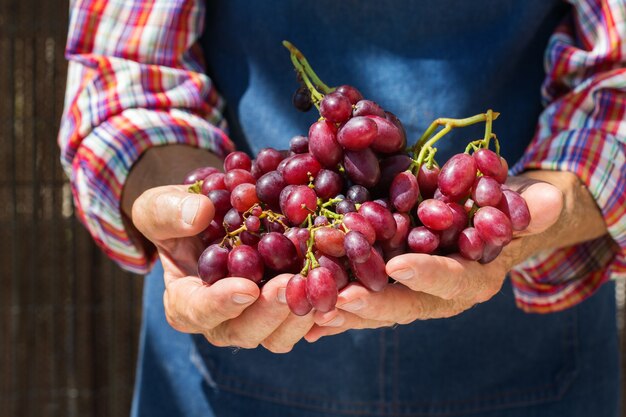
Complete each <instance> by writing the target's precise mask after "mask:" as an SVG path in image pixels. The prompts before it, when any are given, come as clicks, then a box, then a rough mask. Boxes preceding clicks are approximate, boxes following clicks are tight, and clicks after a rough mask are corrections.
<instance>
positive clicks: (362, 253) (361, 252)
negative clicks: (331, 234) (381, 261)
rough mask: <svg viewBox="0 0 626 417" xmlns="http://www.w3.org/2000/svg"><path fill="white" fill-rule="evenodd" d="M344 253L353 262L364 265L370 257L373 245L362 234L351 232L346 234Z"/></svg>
mask: <svg viewBox="0 0 626 417" xmlns="http://www.w3.org/2000/svg"><path fill="white" fill-rule="evenodd" d="M343 246H344V249H345V250H344V253H345V255H346V256H347V257H348V259H350V261H352V262H356V263H359V264H360V263H363V262H365V261H367V260H368V259H369V257H370V248H371V247H372V245H370V243H369V242H368V241H367V239H365V236H363V235H362V234H361V233H359V232H356V231H350V232H348V233H347V234H346V236H345V239H344V242H343Z"/></svg>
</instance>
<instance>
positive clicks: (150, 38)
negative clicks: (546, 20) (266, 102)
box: [59, 0, 626, 312]
mask: <svg viewBox="0 0 626 417" xmlns="http://www.w3.org/2000/svg"><path fill="white" fill-rule="evenodd" d="M569 2H570V3H571V4H572V13H571V15H570V16H568V17H567V19H566V20H565V21H564V22H563V23H562V24H561V25H560V26H559V27H558V28H556V31H555V33H554V34H553V36H552V37H551V39H550V42H549V44H548V48H547V51H546V71H547V77H546V80H545V83H544V85H543V89H542V93H543V98H544V100H545V105H546V108H545V110H544V112H543V113H542V115H541V117H540V119H539V121H538V126H537V130H536V135H535V137H534V138H533V140H532V142H531V143H530V145H529V147H528V149H527V151H526V153H525V156H524V157H523V158H522V159H521V160H520V161H519V162H518V163H517V164H516V165H515V166H514V167H513V168H512V172H513V173H514V174H515V173H519V172H522V171H523V170H525V169H536V168H540V169H548V170H565V171H571V172H574V173H576V174H577V175H578V176H579V178H580V179H581V180H582V181H583V182H584V184H585V185H586V186H587V188H588V189H589V191H590V192H591V193H592V195H593V196H594V198H595V200H596V202H597V204H598V206H599V208H600V209H601V211H602V214H603V216H604V219H605V222H606V225H607V228H608V231H609V234H608V235H606V236H604V237H602V238H600V239H597V240H594V241H591V242H586V243H583V244H580V245H577V246H574V247H569V248H564V249H559V250H552V251H546V252H543V253H540V254H538V255H537V256H535V257H533V258H531V259H529V260H527V261H526V262H524V263H523V264H521V265H519V266H517V267H516V268H515V269H514V270H513V271H512V272H511V279H512V282H513V284H514V289H515V294H516V299H517V302H518V305H519V306H520V308H522V309H524V310H526V311H531V312H550V311H558V310H562V309H564V308H567V307H568V306H571V305H574V304H576V303H578V302H580V301H582V300H583V299H585V298H586V297H588V296H589V295H591V294H592V293H593V292H594V290H595V289H596V288H598V286H600V285H601V284H602V283H604V282H606V281H607V280H608V279H610V278H611V277H618V276H621V277H624V276H626V156H625V154H626V149H625V147H626V143H625V140H626V114H625V113H626V65H625V62H626V5H625V4H624V2H623V0H569ZM204 7H205V6H204V2H203V1H202V0H197V1H191V0H190V1H184V0H176V1H173V0H152V1H147V0H109V1H96V0H74V1H73V2H72V5H71V11H70V30H69V37H68V43H67V48H66V55H67V58H68V59H69V61H70V64H69V72H68V83H67V92H66V99H65V110H64V114H63V120H62V125H61V130H60V133H59V144H60V147H61V152H62V155H61V159H62V163H63V167H64V169H65V171H66V173H67V175H68V176H69V178H70V180H71V184H72V190H73V195H74V201H75V204H76V208H77V215H78V217H79V218H80V219H81V221H82V222H83V223H84V224H85V226H86V227H87V229H88V230H89V232H90V233H91V235H92V236H93V238H94V239H95V241H96V242H97V243H98V245H99V246H100V247H102V248H103V250H104V251H105V252H106V253H107V254H108V255H109V256H110V257H111V258H112V259H113V260H115V261H116V262H117V263H118V264H119V265H120V266H122V267H123V268H125V269H127V270H129V271H132V272H135V273H140V274H143V273H146V272H147V271H148V270H149V269H150V265H151V263H152V261H153V260H154V259H153V255H152V254H147V253H144V252H143V250H142V248H141V247H139V246H136V245H134V244H133V241H132V240H131V239H130V237H129V235H128V233H127V231H126V229H125V228H124V223H123V220H122V215H121V212H120V199H121V193H122V189H123V186H124V182H125V180H126V177H127V175H128V173H129V170H130V168H131V167H132V165H133V164H134V163H135V162H136V161H137V160H138V158H139V157H140V156H141V155H142V153H143V152H144V151H145V150H147V149H148V148H150V147H152V146H159V145H166V144H172V143H184V144H187V145H192V146H196V147H200V148H205V149H209V150H211V151H213V152H215V153H216V154H218V155H221V156H223V155H225V154H226V153H227V152H229V151H231V150H232V149H233V144H232V142H231V141H230V140H229V138H228V136H227V135H226V133H225V130H224V129H225V123H224V119H223V117H222V108H223V102H222V100H221V98H220V97H219V95H218V93H217V92H216V90H215V88H214V86H213V84H212V82H211V80H210V79H209V78H208V77H207V76H206V75H205V73H204V69H203V65H202V58H201V51H199V49H198V45H197V43H196V40H197V38H198V37H199V36H200V34H201V31H202V25H203V22H204V11H205V10H204ZM157 46H158V47H157Z"/></svg>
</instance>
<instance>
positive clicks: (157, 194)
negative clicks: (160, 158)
mask: <svg viewBox="0 0 626 417" xmlns="http://www.w3.org/2000/svg"><path fill="white" fill-rule="evenodd" d="M214 214H215V208H214V207H213V203H212V202H211V200H209V198H208V197H206V196H204V195H201V194H192V193H189V192H188V191H187V187H186V186H183V185H168V186H163V187H156V188H151V189H149V190H147V191H145V192H144V193H143V194H141V195H140V196H139V198H137V200H135V202H134V204H133V208H132V221H133V224H134V225H135V227H136V228H137V229H138V230H139V231H140V232H141V233H142V234H143V235H144V236H146V238H148V239H149V240H150V241H152V242H155V241H161V240H166V239H172V238H179V237H188V236H194V235H197V234H198V233H200V232H201V231H203V230H204V229H206V227H207V226H208V225H209V223H210V222H211V220H213V216H214Z"/></svg>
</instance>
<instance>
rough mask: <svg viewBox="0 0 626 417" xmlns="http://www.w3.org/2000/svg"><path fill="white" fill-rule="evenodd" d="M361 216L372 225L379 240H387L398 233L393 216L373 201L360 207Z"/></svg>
mask: <svg viewBox="0 0 626 417" xmlns="http://www.w3.org/2000/svg"><path fill="white" fill-rule="evenodd" d="M359 214H360V215H361V216H363V217H364V218H365V219H366V220H367V222H368V223H369V224H371V225H372V228H374V231H375V232H376V239H377V240H387V239H389V238H391V237H392V236H393V235H394V234H395V233H396V229H397V225H396V221H395V220H394V218H393V215H392V214H391V212H390V211H389V210H387V209H386V208H385V207H383V206H381V205H380V204H377V203H375V202H373V201H366V202H365V203H363V204H361V207H359ZM344 223H345V217H344Z"/></svg>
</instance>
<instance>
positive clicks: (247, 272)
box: [228, 245, 265, 283]
mask: <svg viewBox="0 0 626 417" xmlns="http://www.w3.org/2000/svg"><path fill="white" fill-rule="evenodd" d="M264 269H265V268H264V267H263V260H262V259H261V255H259V252H257V250H256V249H254V248H253V247H251V246H248V245H239V246H236V247H234V248H233V249H232V250H231V251H230V253H229V254H228V274H229V275H230V276H231V277H241V278H247V279H249V280H251V281H254V282H256V283H259V282H261V280H262V279H263V272H264Z"/></svg>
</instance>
